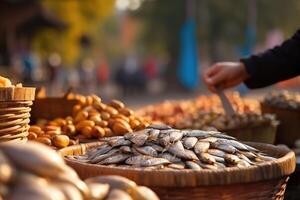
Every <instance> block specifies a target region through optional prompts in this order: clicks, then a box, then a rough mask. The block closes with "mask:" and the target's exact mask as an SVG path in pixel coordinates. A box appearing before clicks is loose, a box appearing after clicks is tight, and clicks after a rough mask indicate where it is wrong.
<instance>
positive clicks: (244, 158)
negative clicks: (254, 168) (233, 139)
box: [236, 152, 255, 165]
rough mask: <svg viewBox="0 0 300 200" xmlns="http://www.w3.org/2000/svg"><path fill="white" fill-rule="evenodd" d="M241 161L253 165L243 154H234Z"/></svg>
mask: <svg viewBox="0 0 300 200" xmlns="http://www.w3.org/2000/svg"><path fill="white" fill-rule="evenodd" d="M236 155H237V156H238V157H239V158H240V159H241V160H244V161H246V162H248V163H249V164H250V165H254V164H255V163H254V162H252V161H251V160H250V159H249V158H248V157H247V156H245V155H244V154H242V153H239V152H238V153H237V154H236Z"/></svg>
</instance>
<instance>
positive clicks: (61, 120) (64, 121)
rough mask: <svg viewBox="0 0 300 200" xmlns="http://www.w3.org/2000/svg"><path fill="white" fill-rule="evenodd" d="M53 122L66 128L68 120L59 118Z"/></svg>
mask: <svg viewBox="0 0 300 200" xmlns="http://www.w3.org/2000/svg"><path fill="white" fill-rule="evenodd" d="M53 122H55V123H56V124H57V125H58V126H64V125H66V124H67V122H66V120H65V119H63V118H57V119H55V120H53Z"/></svg>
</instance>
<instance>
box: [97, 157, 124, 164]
mask: <svg viewBox="0 0 300 200" xmlns="http://www.w3.org/2000/svg"><path fill="white" fill-rule="evenodd" d="M128 157H129V155H127V154H116V155H113V156H111V157H109V158H106V159H105V160H102V161H101V162H99V164H101V165H108V164H117V163H121V162H123V161H125V160H126V159H127V158H128Z"/></svg>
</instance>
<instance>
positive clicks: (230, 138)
mask: <svg viewBox="0 0 300 200" xmlns="http://www.w3.org/2000/svg"><path fill="white" fill-rule="evenodd" d="M210 134H211V136H213V137H217V138H223V139H227V140H236V139H235V138H234V137H232V136H229V135H225V134H224V133H220V132H215V131H210Z"/></svg>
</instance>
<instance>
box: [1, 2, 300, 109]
mask: <svg viewBox="0 0 300 200" xmlns="http://www.w3.org/2000/svg"><path fill="white" fill-rule="evenodd" d="M299 17H300V1H299V0H289V1H288V3H287V2H285V1H282V0H272V1H269V0H239V1H236V0H227V1H220V0H85V1H80V0H60V1H58V0H41V1H39V0H1V3H0V74H1V75H3V76H7V77H9V78H11V79H13V80H14V82H22V83H24V85H26V86H28V85H34V86H45V87H46V88H47V93H48V95H51V96H53V95H61V94H62V93H64V92H65V91H66V90H67V89H68V88H70V87H72V88H73V89H74V90H75V91H76V92H80V93H83V94H89V93H95V94H98V95H100V96H101V97H102V98H104V99H105V98H120V99H123V100H125V101H126V102H127V103H129V104H134V105H137V104H147V103H154V102H156V101H160V100H162V99H167V98H174V99H176V98H189V97H193V96H197V95H200V94H208V91H207V89H206V87H205V85H204V84H203V82H202V80H201V78H200V77H201V72H202V71H203V70H205V68H207V67H209V66H210V65H211V64H213V63H214V62H217V61H236V60H238V59H240V58H241V57H245V56H248V55H250V54H251V53H257V52H261V51H264V50H265V49H267V48H271V47H274V46H275V45H278V44H280V43H281V42H282V41H283V40H284V39H285V38H287V37H290V36H291V35H292V34H293V33H294V32H295V31H296V30H297V29H298V28H299V23H298V20H297V19H298V18H299ZM299 86H300V79H299V77H298V78H295V79H293V80H289V81H285V82H282V83H279V84H277V85H275V86H272V87H269V88H266V89H262V90H255V91H249V90H247V89H246V87H245V86H239V87H237V88H235V90H238V91H239V92H240V93H241V94H242V95H254V96H255V95H257V94H260V93H265V92H266V90H270V89H274V87H275V88H276V89H278V88H280V89H281V88H288V89H293V88H294V89H295V88H296V90H297V89H298V90H299V88H300V87H299Z"/></svg>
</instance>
